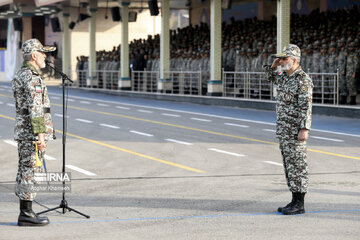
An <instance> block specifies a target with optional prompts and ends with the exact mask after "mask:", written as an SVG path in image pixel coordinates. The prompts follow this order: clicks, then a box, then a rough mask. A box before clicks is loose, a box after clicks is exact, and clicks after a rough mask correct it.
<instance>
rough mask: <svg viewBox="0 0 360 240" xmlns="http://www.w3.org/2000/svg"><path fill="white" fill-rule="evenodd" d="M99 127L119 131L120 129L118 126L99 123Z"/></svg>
mask: <svg viewBox="0 0 360 240" xmlns="http://www.w3.org/2000/svg"><path fill="white" fill-rule="evenodd" d="M99 125H100V126H103V127H108V128H114V129H119V128H120V127H118V126H113V125H108V124H105V123H101V124H99Z"/></svg>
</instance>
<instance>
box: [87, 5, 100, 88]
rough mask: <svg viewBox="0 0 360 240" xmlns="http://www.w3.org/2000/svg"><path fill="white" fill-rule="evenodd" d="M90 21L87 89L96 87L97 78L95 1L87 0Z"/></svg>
mask: <svg viewBox="0 0 360 240" xmlns="http://www.w3.org/2000/svg"><path fill="white" fill-rule="evenodd" d="M88 12H89V15H90V19H89V39H90V48H89V75H88V79H87V80H86V86H87V87H97V85H98V84H97V82H98V81H97V78H96V72H95V71H96V12H97V0H89V9H88Z"/></svg>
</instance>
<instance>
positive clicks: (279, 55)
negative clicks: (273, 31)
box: [271, 53, 290, 58]
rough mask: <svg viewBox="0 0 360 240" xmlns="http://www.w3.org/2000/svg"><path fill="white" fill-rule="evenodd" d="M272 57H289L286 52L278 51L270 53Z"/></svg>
mask: <svg viewBox="0 0 360 240" xmlns="http://www.w3.org/2000/svg"><path fill="white" fill-rule="evenodd" d="M271 56H272V57H274V58H285V57H290V56H289V55H288V54H286V53H278V54H272V55H271Z"/></svg>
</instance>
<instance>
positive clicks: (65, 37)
mask: <svg viewBox="0 0 360 240" xmlns="http://www.w3.org/2000/svg"><path fill="white" fill-rule="evenodd" d="M69 18H70V9H69V8H68V7H66V8H63V24H62V26H63V33H62V71H63V72H64V73H65V74H69V75H71V74H70V73H71V69H70V36H69V35H70V31H69Z"/></svg>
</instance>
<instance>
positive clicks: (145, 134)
mask: <svg viewBox="0 0 360 240" xmlns="http://www.w3.org/2000/svg"><path fill="white" fill-rule="evenodd" d="M130 132H131V133H135V134H139V135H143V136H147V137H152V136H154V135H152V134H149V133H143V132H138V131H134V130H131V131H130Z"/></svg>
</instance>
